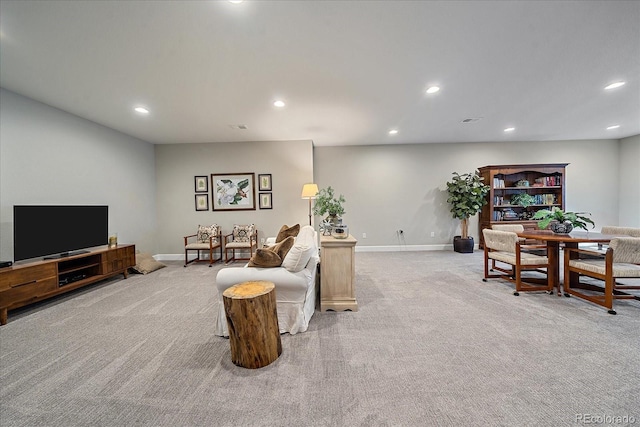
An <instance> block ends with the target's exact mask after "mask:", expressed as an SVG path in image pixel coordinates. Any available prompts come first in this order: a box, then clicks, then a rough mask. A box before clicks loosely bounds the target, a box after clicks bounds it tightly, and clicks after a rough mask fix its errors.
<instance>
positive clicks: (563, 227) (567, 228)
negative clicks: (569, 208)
mask: <svg viewBox="0 0 640 427" xmlns="http://www.w3.org/2000/svg"><path fill="white" fill-rule="evenodd" d="M549 228H551V231H553V232H554V233H557V234H568V233H571V230H573V224H571V223H570V222H569V221H565V222H558V221H551V224H549Z"/></svg>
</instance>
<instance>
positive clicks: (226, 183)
mask: <svg viewBox="0 0 640 427" xmlns="http://www.w3.org/2000/svg"><path fill="white" fill-rule="evenodd" d="M211 198H212V200H213V210H214V211H249V210H255V209H256V186H255V174H254V173H212V174H211Z"/></svg>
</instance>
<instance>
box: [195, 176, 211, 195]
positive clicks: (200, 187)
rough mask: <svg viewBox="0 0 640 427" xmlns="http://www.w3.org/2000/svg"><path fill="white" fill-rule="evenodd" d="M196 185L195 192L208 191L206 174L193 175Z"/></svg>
mask: <svg viewBox="0 0 640 427" xmlns="http://www.w3.org/2000/svg"><path fill="white" fill-rule="evenodd" d="M194 182H195V186H196V193H208V192H209V180H208V179H207V177H206V176H196V177H194Z"/></svg>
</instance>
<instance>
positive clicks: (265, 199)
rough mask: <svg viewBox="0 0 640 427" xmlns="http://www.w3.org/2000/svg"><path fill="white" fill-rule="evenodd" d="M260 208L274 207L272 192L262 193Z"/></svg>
mask: <svg viewBox="0 0 640 427" xmlns="http://www.w3.org/2000/svg"><path fill="white" fill-rule="evenodd" d="M259 197H260V209H273V199H272V198H271V193H260V196H259Z"/></svg>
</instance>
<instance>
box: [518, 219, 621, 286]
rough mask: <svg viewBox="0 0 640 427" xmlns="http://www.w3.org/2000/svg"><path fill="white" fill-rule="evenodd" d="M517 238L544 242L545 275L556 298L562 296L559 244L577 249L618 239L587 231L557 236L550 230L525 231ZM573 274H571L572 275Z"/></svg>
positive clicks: (577, 279) (572, 278) (574, 280)
mask: <svg viewBox="0 0 640 427" xmlns="http://www.w3.org/2000/svg"><path fill="white" fill-rule="evenodd" d="M518 236H520V237H523V238H525V239H534V240H540V241H545V242H546V244H547V249H548V251H547V252H548V254H549V255H548V256H549V268H548V269H547V274H548V275H549V280H550V281H551V282H552V283H553V286H554V288H555V289H557V291H558V296H561V295H562V292H561V290H560V286H561V281H560V262H561V259H560V243H564V245H565V246H566V247H568V248H577V247H578V244H579V243H609V242H610V241H611V239H613V238H614V237H619V236H615V235H611V234H602V233H592V232H589V231H572V232H571V233H568V234H558V233H554V232H553V231H551V230H529V231H527V230H525V231H523V232H520V233H518ZM572 274H573V273H572ZM578 281H579V278H578V277H575V278H574V277H573V276H571V282H572V283H578Z"/></svg>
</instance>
